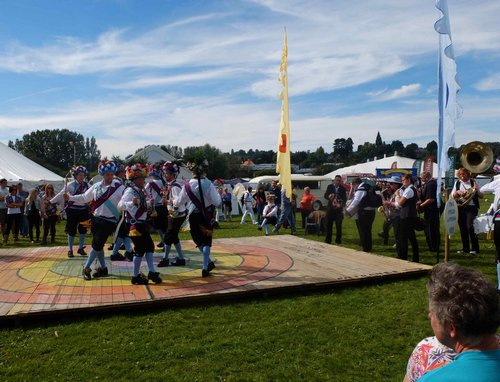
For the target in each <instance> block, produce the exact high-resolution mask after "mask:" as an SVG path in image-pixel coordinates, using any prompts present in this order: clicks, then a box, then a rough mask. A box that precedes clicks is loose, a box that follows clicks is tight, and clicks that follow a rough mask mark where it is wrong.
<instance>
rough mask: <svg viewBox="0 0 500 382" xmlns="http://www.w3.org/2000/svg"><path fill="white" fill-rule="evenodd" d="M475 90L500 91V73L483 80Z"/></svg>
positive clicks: (476, 85)
mask: <svg viewBox="0 0 500 382" xmlns="http://www.w3.org/2000/svg"><path fill="white" fill-rule="evenodd" d="M474 88H476V89H477V90H481V91H489V90H500V73H495V74H493V75H491V76H489V77H487V78H484V79H482V80H481V81H479V82H478V83H477V84H475V85H474Z"/></svg>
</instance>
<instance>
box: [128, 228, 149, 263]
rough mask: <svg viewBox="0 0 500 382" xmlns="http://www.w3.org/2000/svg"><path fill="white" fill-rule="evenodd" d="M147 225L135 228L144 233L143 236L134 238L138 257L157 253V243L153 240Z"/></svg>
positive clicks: (133, 241)
mask: <svg viewBox="0 0 500 382" xmlns="http://www.w3.org/2000/svg"><path fill="white" fill-rule="evenodd" d="M144 226H145V224H136V225H135V228H136V229H137V230H138V231H139V232H140V233H142V235H141V236H132V237H131V239H132V243H134V251H135V253H136V255H137V256H139V257H143V256H144V254H146V253H153V252H154V251H155V243H153V239H152V238H151V234H150V233H149V229H148V227H144Z"/></svg>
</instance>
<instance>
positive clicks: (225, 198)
mask: <svg viewBox="0 0 500 382" xmlns="http://www.w3.org/2000/svg"><path fill="white" fill-rule="evenodd" d="M221 198H222V203H223V211H224V221H231V211H232V209H233V208H232V200H233V195H232V194H231V193H230V192H229V190H228V189H227V187H226V188H224V191H223V192H222V195H221Z"/></svg>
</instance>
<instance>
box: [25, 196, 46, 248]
mask: <svg viewBox="0 0 500 382" xmlns="http://www.w3.org/2000/svg"><path fill="white" fill-rule="evenodd" d="M41 211H42V200H41V199H40V197H39V196H38V190H37V189H36V188H33V189H31V190H30V192H29V195H28V197H27V198H26V201H25V207H24V215H25V216H26V217H27V218H28V233H29V237H30V241H31V242H32V243H35V242H36V243H38V242H39V241H40V222H41ZM33 228H34V229H35V235H36V236H35V238H36V240H33V239H34V238H33Z"/></svg>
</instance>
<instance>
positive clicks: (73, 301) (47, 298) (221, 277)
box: [0, 244, 293, 315]
mask: <svg viewBox="0 0 500 382" xmlns="http://www.w3.org/2000/svg"><path fill="white" fill-rule="evenodd" d="M184 252H185V256H186V258H187V259H188V261H187V264H186V266H184V267H166V268H157V271H159V272H160V273H161V278H162V279H163V282H162V283H161V284H149V285H148V286H137V285H132V284H131V282H130V279H131V276H132V266H133V265H132V263H129V262H125V261H119V262H111V261H109V254H108V255H107V256H106V263H107V266H108V269H109V272H110V275H109V276H108V277H103V278H99V279H92V280H91V281H85V280H83V278H82V276H81V272H82V266H83V264H84V262H85V258H82V257H80V258H78V257H76V258H73V259H68V258H67V257H65V254H66V248H64V247H58V248H38V249H37V250H36V251H33V249H26V250H21V249H20V250H17V251H16V253H15V254H14V255H12V256H11V255H6V256H1V257H0V280H2V281H1V282H0V304H4V305H5V304H7V305H10V304H12V305H15V307H14V308H15V309H14V311H10V312H9V313H8V314H9V315H10V314H15V313H28V312H33V311H45V310H58V309H71V308H81V307H86V306H87V307H90V306H99V305H110V304H122V303H130V302H145V301H152V300H158V299H172V298H180V297H187V296H196V295H206V294H210V293H214V292H219V291H224V290H230V289H235V288H240V287H244V286H247V285H249V284H254V283H258V282H260V281H263V280H266V279H271V278H273V277H276V276H278V275H280V274H281V273H283V272H285V271H287V270H288V269H290V267H291V266H292V265H293V261H292V259H291V258H290V256H288V255H287V254H286V253H284V252H281V251H277V250H273V249H269V248H263V247H257V246H243V245H233V244H214V245H213V247H212V258H213V259H214V260H215V264H216V269H215V270H214V271H213V272H212V274H211V276H210V277H206V278H202V277H201V264H202V257H201V254H200V253H199V251H198V250H197V249H196V248H194V247H193V246H192V245H191V246H186V245H185V249H184ZM171 255H175V250H173V253H172V254H171ZM161 257H162V254H160V253H156V254H155V264H157V263H158V261H159V260H160V259H161ZM141 270H142V271H143V272H144V273H145V274H147V265H146V259H145V258H144V259H143V260H142V265H141Z"/></svg>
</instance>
